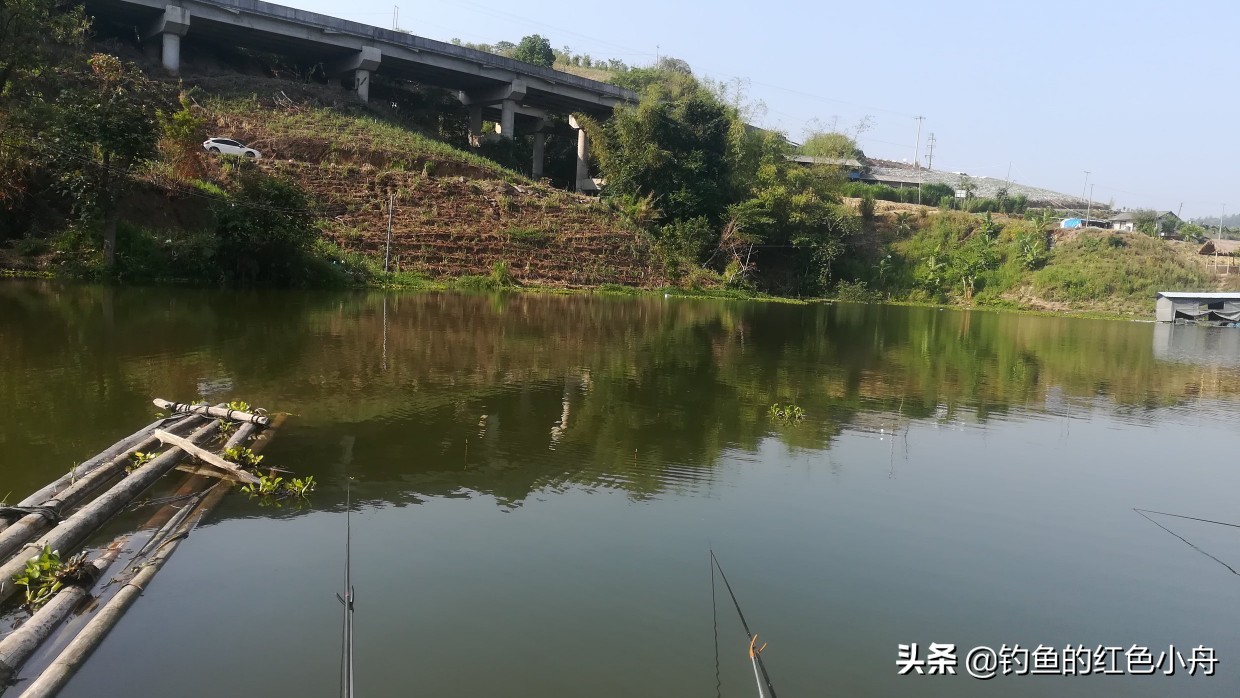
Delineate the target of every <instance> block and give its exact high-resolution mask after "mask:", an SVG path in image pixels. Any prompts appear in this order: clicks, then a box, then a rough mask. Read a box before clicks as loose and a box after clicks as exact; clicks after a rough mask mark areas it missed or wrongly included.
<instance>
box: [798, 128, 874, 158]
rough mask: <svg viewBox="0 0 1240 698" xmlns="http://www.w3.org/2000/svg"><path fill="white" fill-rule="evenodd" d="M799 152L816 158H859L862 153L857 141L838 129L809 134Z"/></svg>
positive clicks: (862, 155)
mask: <svg viewBox="0 0 1240 698" xmlns="http://www.w3.org/2000/svg"><path fill="white" fill-rule="evenodd" d="M801 154H802V155H809V156H811V157H816V158H841V159H848V158H861V157H864V153H862V152H861V149H860V148H858V147H857V141H856V140H854V139H853V138H851V137H849V136H848V134H845V133H840V132H838V131H818V132H816V133H813V134H811V135H810V136H809V137H808V138H806V139H805V143H804V144H802V145H801Z"/></svg>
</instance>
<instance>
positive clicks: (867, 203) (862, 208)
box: [857, 193, 874, 221]
mask: <svg viewBox="0 0 1240 698" xmlns="http://www.w3.org/2000/svg"><path fill="white" fill-rule="evenodd" d="M857 211H858V212H859V213H860V214H861V219H862V220H866V221H869V220H873V219H874V195H873V194H869V193H867V194H866V195H865V196H863V197H861V204H860V205H859V206H858V207H857Z"/></svg>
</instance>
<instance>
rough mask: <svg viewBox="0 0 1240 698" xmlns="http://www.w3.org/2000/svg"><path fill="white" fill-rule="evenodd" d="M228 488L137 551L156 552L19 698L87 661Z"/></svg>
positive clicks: (242, 430) (244, 431)
mask: <svg viewBox="0 0 1240 698" xmlns="http://www.w3.org/2000/svg"><path fill="white" fill-rule="evenodd" d="M282 421H283V420H282V419H281V418H279V417H277V418H276V419H275V420H274V424H273V426H278V425H279V423H280V422H282ZM258 430H259V427H258V426H257V425H255V424H254V423H246V424H242V425H241V426H240V427H239V428H238V429H237V431H236V432H235V433H234V434H233V435H232V437H231V438H229V439H228V441H227V442H225V444H224V448H225V449H227V448H232V447H234V446H239V445H241V444H243V443H245V442H246V441H247V440H248V439H249V438H250V437H251V436H253V435H254V433H255V432H257V431H258ZM190 439H191V440H193V439H194V437H193V436H191V437H190ZM266 444H267V442H266V441H260V442H258V443H256V444H254V450H255V451H261V450H262V449H263V447H264V446H266ZM195 479H196V478H192V477H191V478H189V481H188V482H187V483H186V485H185V487H189V486H190V484H191V483H192V482H193V481H194V480H195ZM182 489H184V488H182ZM231 489H232V488H231V485H229V483H227V482H219V483H216V484H215V485H213V486H212V487H211V488H210V489H208V490H207V491H206V492H205V493H203V495H202V496H201V498H200V499H199V501H198V504H197V505H190V506H186V507H184V508H182V509H181V510H180V511H178V512H177V513H176V514H175V515H174V516H172V518H171V519H169V520H168V522H167V523H166V524H164V525H163V526H162V527H161V528H160V530H159V531H158V532H156V533H155V534H154V535H153V536H152V537H151V539H150V540H149V541H148V542H147V544H146V545H144V546H143V548H142V550H141V551H139V556H140V555H141V554H142V553H144V552H147V551H149V550H151V549H152V548H153V549H155V553H154V554H153V555H152V556H151V557H150V558H149V559H148V560H147V562H146V563H145V564H144V565H142V566H141V567H140V568H139V570H138V572H137V574H136V575H134V576H133V577H132V578H131V579H130V580H129V581H127V582H126V583H125V585H124V586H123V587H122V588H121V590H120V591H118V592H117V593H116V594H115V595H114V596H113V597H112V598H111V599H110V600H109V601H108V602H107V603H106V604H105V605H104V606H103V608H102V609H100V610H99V612H98V613H97V614H96V615H95V616H94V617H93V618H92V619H91V620H90V622H89V623H87V625H86V626H85V627H84V628H82V630H81V632H79V633H78V634H77V635H76V636H75V637H74V639H73V640H72V641H71V642H70V643H69V645H68V646H67V647H66V648H65V649H64V650H63V651H62V652H61V653H60V654H59V655H58V656H57V657H56V659H55V660H54V661H53V662H52V664H51V665H49V666H48V668H47V669H46V670H44V672H43V673H42V674H41V675H40V676H39V677H38V678H37V679H36V680H35V681H34V682H33V683H31V685H30V686H29V687H28V688H27V689H26V691H25V692H24V693H23V694H22V697H23V698H25V697H26V696H29V697H30V698H38V697H40V696H54V695H56V694H57V693H58V692H59V691H60V689H61V688H63V687H64V685H65V684H66V683H67V682H68V681H69V679H70V678H71V677H72V676H73V674H74V673H75V672H76V671H77V670H78V668H79V667H80V666H81V664H82V663H83V662H84V661H86V659H87V657H89V656H90V654H91V653H92V652H93V651H94V650H95V648H97V647H98V646H99V644H100V643H101V642H103V639H104V638H105V637H106V636H107V634H108V632H109V631H111V629H112V628H113V626H115V625H116V623H117V622H118V621H119V620H120V617H121V616H122V615H123V614H124V612H125V611H126V610H127V609H128V608H129V606H131V605H132V604H133V602H134V601H135V600H136V599H137V597H138V596H140V595H141V593H142V591H143V590H144V589H145V588H146V586H147V584H149V583H150V581H151V579H152V578H153V577H154V576H155V573H156V572H158V571H159V569H160V568H161V567H162V566H163V564H164V562H165V561H166V560H167V559H168V557H169V556H170V555H172V553H173V552H174V551H175V550H176V548H177V546H179V545H180V544H181V541H182V540H184V539H185V537H186V536H188V535H189V533H190V532H191V531H192V530H193V529H194V528H195V527H197V525H198V523H199V522H201V521H202V519H203V517H204V516H206V514H207V513H208V512H210V511H211V510H212V509H213V508H215V505H216V504H218V503H219V501H220V500H221V499H223V497H224V495H225V494H227V493H228V492H229V491H231ZM165 509H167V507H165ZM163 511H164V510H161V511H160V512H159V513H157V514H156V516H155V517H152V519H151V520H152V521H156V520H157V519H158V518H159V517H160V516H161V515H162V514H163ZM191 516H192V520H191Z"/></svg>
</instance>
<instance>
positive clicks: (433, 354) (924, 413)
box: [0, 282, 1240, 507]
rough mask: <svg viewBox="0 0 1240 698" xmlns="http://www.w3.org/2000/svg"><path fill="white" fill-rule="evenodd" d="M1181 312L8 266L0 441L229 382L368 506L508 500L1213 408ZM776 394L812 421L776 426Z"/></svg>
mask: <svg viewBox="0 0 1240 698" xmlns="http://www.w3.org/2000/svg"><path fill="white" fill-rule="evenodd" d="M1193 330H1196V332H1193ZM1201 330H1202V328H1184V327H1179V328H1171V327H1170V326H1166V325H1161V326H1154V325H1148V324H1139V323H1126V322H1110V321H1094V320H1079V319H1066V318H1050V317H1032V316H1022V315H1014V314H1003V313H990V312H957V311H942V310H933V309H920V308H901V307H878V308H875V307H867V306H858V305H810V306H796V305H783V304H758V303H740V302H722V301H706V300H676V299H665V298H639V299H617V298H600V297H590V296H571V297H566V296H553V295H504V296H470V295H456V294H420V295H388V294H381V293H350V294H305V293H300V294H293V293H233V292H203V291H181V290H143V289H112V288H103V287H70V286H62V285H58V284H54V283H46V282H35V283H31V282H12V283H5V284H0V400H3V401H4V402H3V404H7V405H13V406H20V407H21V409H16V410H12V411H11V412H10V416H9V417H8V418H7V419H5V420H2V421H0V444H3V445H4V447H5V457H6V458H9V459H11V461H10V462H11V463H21V464H26V465H28V467H23V468H21V469H20V470H19V471H18V472H15V473H14V474H13V484H12V485H11V487H12V489H14V491H22V490H25V489H33V488H34V486H35V485H36V484H38V483H39V482H42V481H44V480H46V479H48V477H49V474H51V473H54V472H57V471H59V469H61V468H63V467H65V466H66V464H67V463H69V462H71V461H72V460H74V459H80V458H82V457H84V456H85V455H87V454H88V453H89V452H90V451H91V450H92V449H95V448H98V447H101V446H103V445H106V444H107V443H109V442H110V441H111V440H112V439H113V438H114V437H115V436H116V435H117V434H120V433H126V432H127V431H128V430H129V429H131V428H132V425H134V424H137V423H141V422H143V421H145V420H146V419H147V418H148V415H149V413H150V408H149V402H148V401H149V398H150V397H151V396H154V395H163V396H170V397H176V398H185V397H192V396H195V395H204V396H208V397H211V398H212V399H223V398H226V397H227V398H244V399H246V400H248V401H250V402H252V403H255V404H260V405H268V406H271V407H273V408H276V409H280V410H285V411H288V412H290V413H292V414H294V415H296V419H293V420H291V421H290V422H289V427H288V429H289V431H290V432H291V433H292V434H293V436H295V438H290V439H282V440H278V441H277V442H276V446H275V450H276V451H277V452H278V455H279V457H280V458H281V459H287V460H288V461H289V462H294V463H304V464H305V465H304V466H302V467H303V468H305V469H308V470H309V471H310V472H311V473H312V474H315V475H316V476H317V477H319V478H320V479H330V478H331V477H332V476H339V475H341V474H342V473H343V472H344V471H345V469H346V468H348V469H351V471H352V472H354V473H355V475H356V476H357V477H358V478H359V479H360V481H361V482H360V483H359V487H362V488H365V486H366V483H367V482H369V483H370V484H371V485H373V486H375V488H376V489H375V493H376V496H378V497H380V498H383V499H386V500H387V501H413V500H416V499H417V498H418V497H425V496H435V495H443V496H452V495H455V494H461V493H470V492H475V493H476V492H481V493H486V494H490V495H493V496H494V497H495V498H496V499H497V501H498V502H500V503H501V506H505V507H512V506H519V505H520V503H521V502H523V501H524V500H525V499H526V498H527V497H529V496H530V494H531V493H532V492H537V491H541V490H545V489H547V488H552V489H554V488H556V487H562V486H564V485H567V484H570V483H572V484H576V485H582V486H586V487H598V488H616V489H620V490H623V491H625V492H627V493H629V494H630V496H632V497H635V498H648V497H653V496H657V495H658V494H659V493H660V492H662V491H664V490H669V489H672V490H674V489H677V488H692V487H694V486H696V484H695V483H702V482H707V481H709V480H710V478H711V473H712V467H713V466H714V465H715V464H716V463H718V462H719V460H720V458H721V456H722V454H724V453H725V452H729V451H736V452H742V453H744V452H754V451H756V450H757V448H758V445H759V443H760V442H761V441H762V440H763V439H765V438H767V437H773V438H776V439H778V440H779V441H781V442H782V443H783V444H784V445H785V446H786V447H787V448H790V449H794V450H795V449H823V450H825V449H829V448H830V447H831V445H832V443H833V441H834V440H835V439H836V438H837V437H838V436H839V435H840V434H841V433H842V432H844V431H846V430H863V431H875V432H878V433H879V434H884V433H891V432H892V431H899V430H901V429H905V430H906V429H907V424H908V423H909V422H910V421H924V422H932V423H936V424H952V423H964V422H973V423H979V424H985V423H986V422H988V421H991V420H995V419H1008V418H1014V417H1019V418H1022V419H1027V418H1056V419H1058V418H1065V419H1067V418H1071V417H1072V415H1073V413H1074V411H1075V412H1076V413H1078V414H1088V413H1091V412H1094V411H1097V410H1102V411H1107V412H1111V413H1113V414H1115V415H1117V416H1119V417H1121V418H1122V419H1124V420H1125V421H1130V422H1133V423H1140V422H1141V421H1142V420H1145V419H1151V418H1152V417H1151V415H1152V410H1156V409H1163V408H1167V407H1171V408H1174V407H1175V406H1178V405H1179V406H1182V405H1195V406H1197V407H1200V406H1201V405H1202V404H1203V403H1204V404H1205V405H1206V406H1207V408H1208V406H1209V405H1210V404H1212V403H1218V404H1230V403H1231V401H1232V400H1233V399H1234V396H1235V395H1236V393H1237V392H1240V371H1237V370H1236V369H1237V366H1238V363H1240V362H1237V360H1236V357H1237V355H1238V354H1237V347H1240V345H1237V344H1236V342H1237V339H1236V338H1237V337H1240V333H1237V332H1235V331H1232V330H1212V331H1211V330H1206V331H1205V332H1202V331H1201ZM1227 332H1230V334H1227V335H1226V336H1224V334H1223V333H1227ZM1151 335H1153V340H1152V341H1151ZM1229 342H1230V343H1229ZM1190 355H1193V356H1196V355H1200V356H1204V357H1207V358H1210V359H1212V360H1214V361H1215V363H1212V364H1210V365H1211V366H1213V369H1212V370H1210V371H1207V372H1203V371H1202V370H1201V369H1200V367H1199V366H1196V365H1194V363H1192V362H1190V359H1187V358H1186V357H1189V356H1190ZM774 402H780V403H788V402H792V403H795V404H797V405H799V406H801V407H802V408H803V409H804V410H805V412H806V414H808V415H809V418H808V419H806V420H805V421H804V422H803V423H800V424H795V425H783V424H779V423H776V422H772V420H771V419H769V417H768V415H767V409H768V407H769V406H770V405H771V404H772V403H774ZM343 444H347V446H343ZM337 453H340V454H342V455H341V456H339V457H335V456H332V457H327V456H328V455H329V454H337Z"/></svg>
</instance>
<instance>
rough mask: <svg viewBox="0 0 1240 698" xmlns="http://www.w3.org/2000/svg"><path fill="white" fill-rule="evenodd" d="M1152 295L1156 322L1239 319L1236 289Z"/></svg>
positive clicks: (1227, 321)
mask: <svg viewBox="0 0 1240 698" xmlns="http://www.w3.org/2000/svg"><path fill="white" fill-rule="evenodd" d="M1155 297H1156V299H1157V300H1156V302H1155V305H1154V319H1155V320H1157V321H1158V322H1177V321H1183V322H1201V323H1209V324H1215V325H1230V324H1233V323H1237V322H1240V291H1225V292H1204V291H1202V292H1198V291H1185V292H1181V291H1159V292H1158V293H1157V294H1156V296H1155Z"/></svg>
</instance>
